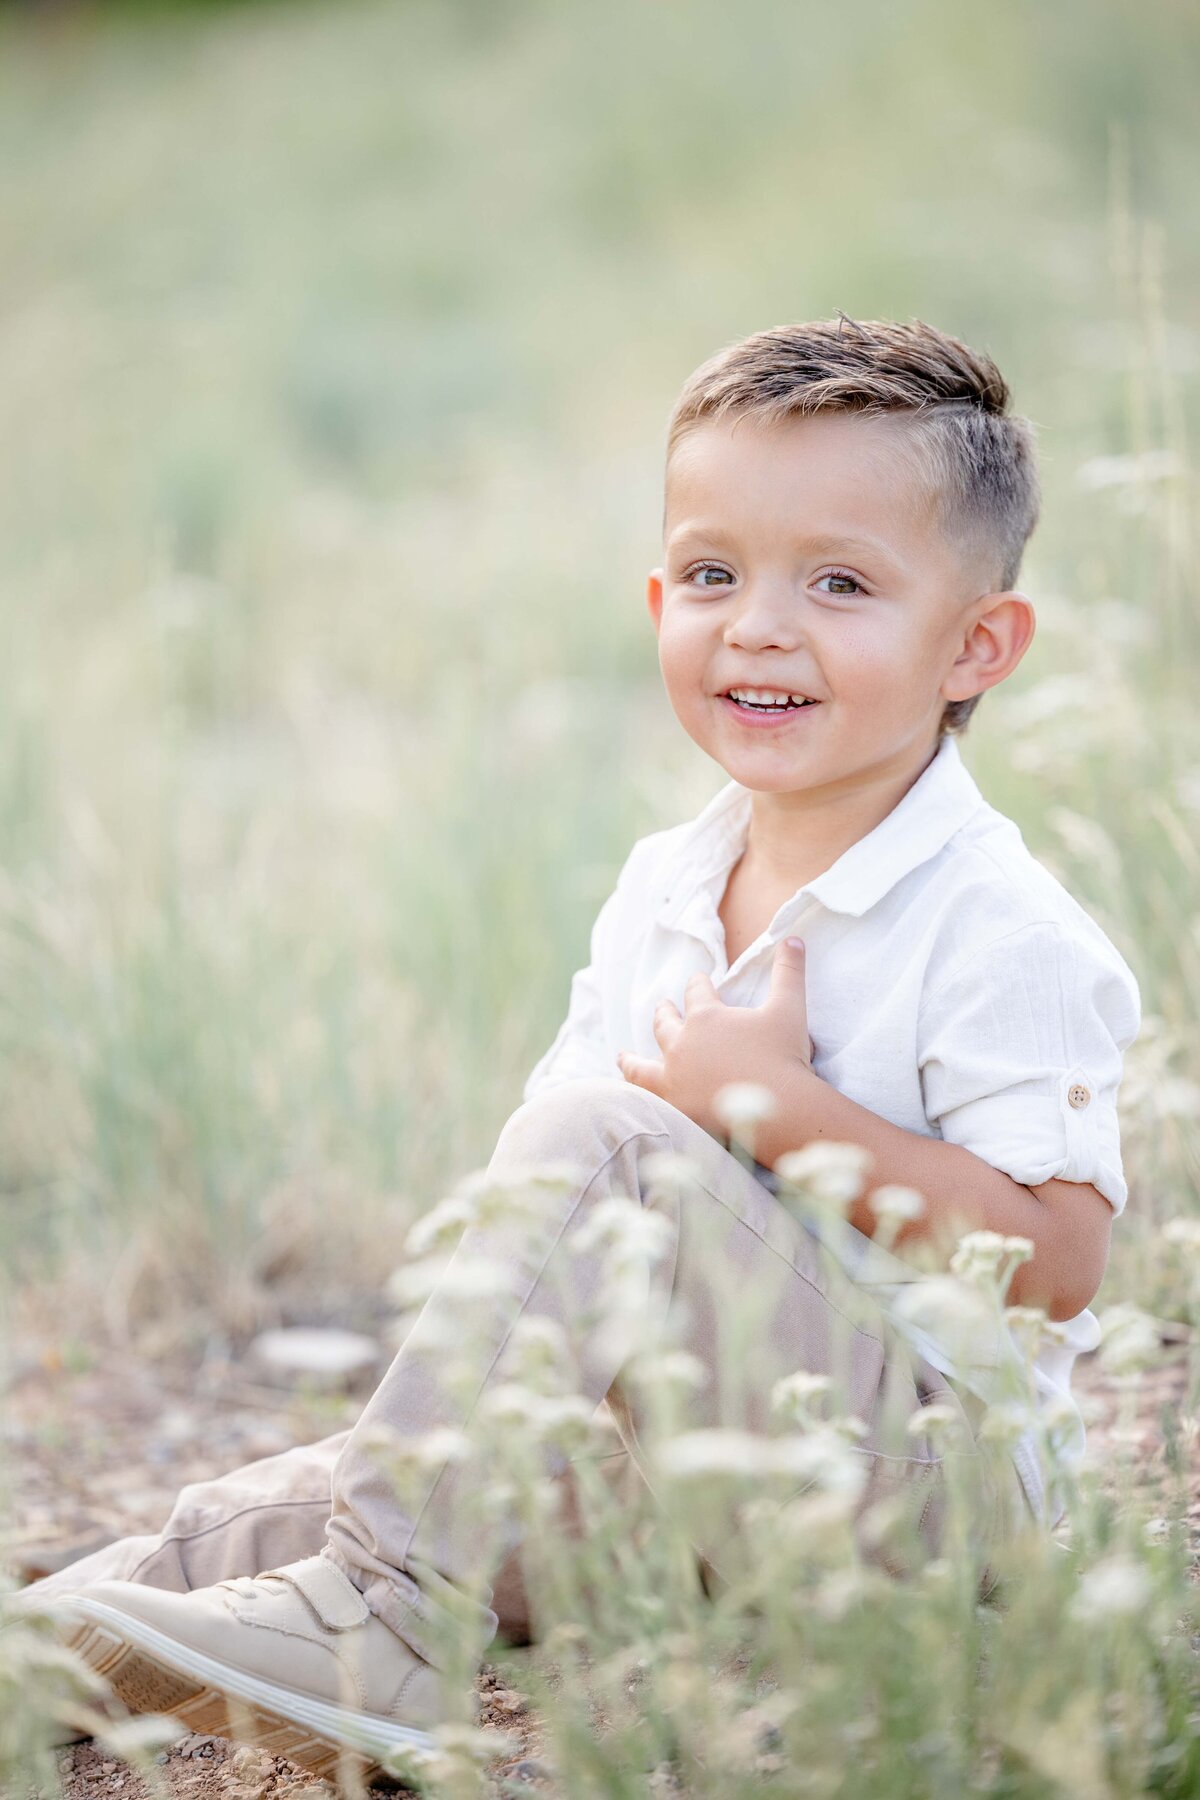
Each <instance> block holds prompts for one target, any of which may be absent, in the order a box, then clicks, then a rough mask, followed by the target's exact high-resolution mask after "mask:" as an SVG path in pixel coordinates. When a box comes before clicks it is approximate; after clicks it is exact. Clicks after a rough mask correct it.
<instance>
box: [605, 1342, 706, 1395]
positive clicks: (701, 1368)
mask: <svg viewBox="0 0 1200 1800" xmlns="http://www.w3.org/2000/svg"><path fill="white" fill-rule="evenodd" d="M630 1378H632V1380H633V1381H634V1382H636V1383H638V1384H639V1385H640V1386H642V1387H644V1388H655V1387H663V1388H705V1387H707V1386H708V1385H709V1382H710V1380H711V1379H712V1378H711V1376H710V1374H709V1371H708V1369H707V1368H706V1367H705V1365H704V1363H702V1362H701V1360H700V1358H699V1357H698V1356H693V1355H692V1353H691V1351H690V1350H656V1351H646V1352H643V1353H642V1354H641V1355H640V1356H636V1357H633V1358H631V1359H630V1361H629V1362H628V1363H627V1364H626V1365H625V1368H624V1369H623V1370H622V1372H621V1379H622V1381H625V1380H627V1379H630Z"/></svg>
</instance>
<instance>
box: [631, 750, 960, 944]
mask: <svg viewBox="0 0 1200 1800" xmlns="http://www.w3.org/2000/svg"><path fill="white" fill-rule="evenodd" d="M984 804H986V803H985V801H984V798H983V795H982V794H981V793H980V791H979V788H978V786H977V785H976V782H975V780H974V777H973V776H972V775H971V772H970V770H969V769H968V768H967V766H966V764H965V763H964V762H963V760H962V755H961V753H960V751H959V748H958V744H957V742H956V740H955V738H954V737H953V736H951V735H950V734H949V733H948V734H947V735H946V736H945V737H943V739H942V741H941V743H940V744H939V746H938V749H937V753H936V754H935V755H934V757H933V758H932V760H931V761H930V762H929V763H928V764H927V766H926V767H925V768H924V769H923V770H922V772H921V774H920V775H918V777H917V779H916V781H914V782H913V784H912V786H911V787H910V788H909V790H908V792H907V793H906V794H905V795H904V797H903V798H902V799H901V800H900V801H898V802H897V804H896V805H895V806H894V807H893V808H892V810H891V812H890V813H888V814H887V816H886V818H884V819H881V820H880V822H879V824H878V825H876V826H875V827H874V829H873V830H871V831H868V832H867V834H866V836H865V837H861V838H859V839H858V840H857V842H856V843H853V844H851V845H850V847H849V848H848V849H846V850H843V852H842V854H841V855H840V856H839V857H838V858H837V860H836V862H833V863H831V864H830V866H829V868H828V869H826V870H825V872H824V873H823V874H821V875H818V876H817V877H816V879H815V880H813V881H810V882H808V883H807V885H806V886H804V887H802V888H799V889H797V892H796V894H795V896H794V898H795V899H797V900H798V899H799V898H800V897H801V896H802V895H804V894H808V895H810V896H811V897H812V898H813V899H814V900H817V901H819V902H820V904H821V905H822V906H824V907H827V908H828V909H829V911H830V912H838V913H849V914H850V915H851V916H852V917H854V918H861V916H862V915H863V913H865V912H867V911H868V910H869V909H870V908H871V907H872V906H874V905H875V904H876V903H877V902H878V901H879V900H882V898H883V896H884V895H885V894H886V893H888V892H890V890H891V889H892V888H893V887H894V886H895V885H896V883H897V882H898V881H899V880H901V878H902V877H903V876H905V875H907V874H909V873H910V872H911V871H912V870H913V869H916V868H919V867H920V865H921V864H922V863H923V862H928V860H929V858H930V857H931V856H936V855H937V852H938V851H939V850H941V849H942V848H943V847H944V846H945V845H946V844H947V843H948V842H949V840H950V838H951V837H953V835H954V833H955V832H956V831H957V830H958V829H959V827H960V826H962V825H964V824H965V823H966V821H967V820H968V819H969V818H970V817H971V815H972V813H974V812H975V811H976V809H977V808H978V807H980V806H982V805H984ZM751 805H752V798H751V790H750V789H749V788H746V787H743V786H742V785H741V783H740V782H737V781H730V782H727V783H726V785H725V786H724V787H723V788H721V789H720V790H719V792H718V793H716V794H714V795H713V798H712V799H711V800H710V801H709V802H708V804H707V806H705V807H704V808H703V810H702V811H701V812H700V813H699V814H698V815H697V816H696V818H695V819H693V820H692V823H691V826H690V828H689V829H688V831H687V832H686V834H685V836H684V838H683V840H682V842H681V843H680V844H679V846H678V847H677V850H676V854H675V857H674V858H673V861H672V867H671V869H670V871H669V872H668V878H667V880H666V881H665V882H664V884H663V888H662V889H661V890H660V903H659V907H658V911H657V914H656V917H657V918H658V920H659V922H660V923H661V924H664V925H673V924H675V923H676V921H677V920H678V919H679V918H680V916H681V915H682V913H683V911H684V909H685V907H686V906H687V905H688V903H689V901H690V900H691V898H692V896H693V895H694V894H695V893H696V892H697V891H698V890H699V889H700V888H702V887H703V886H704V885H705V883H706V882H709V881H712V880H714V879H715V878H716V877H717V876H718V875H719V874H726V873H727V872H728V871H729V870H730V869H731V868H732V866H733V864H734V863H735V862H736V860H737V858H738V857H739V856H740V855H741V853H742V851H743V849H744V848H745V844H746V835H747V832H748V830H749V826H750V812H751Z"/></svg>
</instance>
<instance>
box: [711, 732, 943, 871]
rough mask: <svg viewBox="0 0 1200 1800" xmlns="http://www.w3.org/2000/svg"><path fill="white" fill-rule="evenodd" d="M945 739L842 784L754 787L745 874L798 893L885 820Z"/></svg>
mask: <svg viewBox="0 0 1200 1800" xmlns="http://www.w3.org/2000/svg"><path fill="white" fill-rule="evenodd" d="M940 748H941V742H940V740H939V742H938V743H937V744H936V745H935V746H934V748H933V749H932V750H930V749H929V748H928V746H923V747H922V750H921V752H920V755H919V756H918V757H917V758H916V760H915V761H914V759H913V758H912V757H909V758H908V759H907V761H906V762H901V761H900V760H899V759H897V760H894V761H892V762H890V763H887V764H880V765H877V766H876V767H874V768H872V769H869V770H865V771H861V772H859V773H857V774H855V775H854V776H853V777H852V778H851V779H850V780H847V781H845V782H842V783H826V784H824V785H823V786H821V787H820V788H810V789H805V788H801V789H799V790H797V791H796V792H793V793H784V794H776V793H763V792H760V791H758V790H752V791H751V812H750V827H749V831H748V833H747V836H746V846H745V849H744V850H743V852H742V856H741V858H740V861H741V864H742V871H741V872H742V874H743V876H745V875H746V874H748V873H753V875H754V877H755V879H756V880H758V881H761V882H762V883H763V884H764V885H765V886H770V887H772V888H778V889H781V890H786V891H787V892H788V893H795V892H796V891H797V890H798V889H800V888H802V887H805V886H806V885H807V884H808V883H809V882H810V881H815V880H816V879H817V877H818V876H819V875H823V874H824V873H825V871H826V869H829V868H831V867H832V865H833V864H834V863H835V862H836V861H837V859H838V857H839V856H841V855H842V854H843V853H844V852H845V851H846V850H848V849H849V848H850V846H851V844H856V843H857V842H858V841H859V839H860V838H864V837H866V836H867V834H868V833H869V832H871V831H874V829H875V827H876V826H877V825H879V824H881V823H882V821H883V820H884V819H886V818H887V816H888V814H889V813H890V812H892V811H893V810H894V809H895V808H896V807H897V806H898V805H899V804H900V802H901V800H903V798H904V796H905V794H906V793H907V792H908V790H909V789H910V788H911V787H912V785H913V783H914V782H915V781H917V780H918V779H919V777H920V776H921V775H922V774H923V773H924V771H925V770H926V769H927V768H928V767H929V764H930V763H931V762H932V760H933V758H934V756H935V755H936V754H937V751H938V750H939V749H940Z"/></svg>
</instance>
